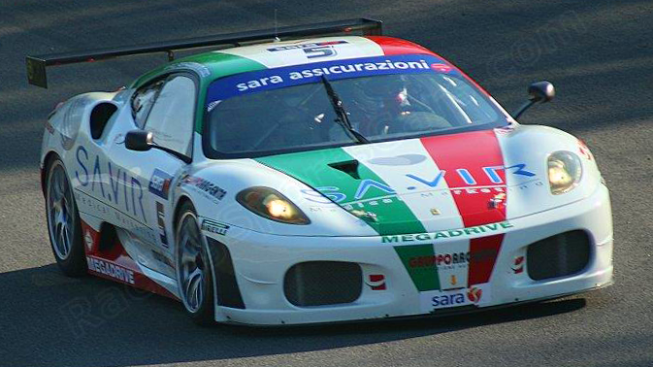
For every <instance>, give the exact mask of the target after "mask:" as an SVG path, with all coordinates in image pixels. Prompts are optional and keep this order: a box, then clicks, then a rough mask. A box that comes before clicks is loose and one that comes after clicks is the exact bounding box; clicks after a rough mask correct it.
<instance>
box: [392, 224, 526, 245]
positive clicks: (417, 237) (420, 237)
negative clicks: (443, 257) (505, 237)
mask: <svg viewBox="0 0 653 367" xmlns="http://www.w3.org/2000/svg"><path fill="white" fill-rule="evenodd" d="M513 227H514V226H513V225H512V224H511V223H510V222H508V221H505V222H499V223H491V224H483V225H480V226H474V227H467V228H461V229H454V230H449V231H438V232H431V233H417V234H403V235H391V236H382V237H381V242H382V243H395V242H396V243H404V242H418V241H437V240H440V239H446V238H454V237H460V238H461V239H463V238H468V237H472V236H474V235H481V234H485V235H487V234H493V233H495V232H501V231H503V230H504V229H508V228H513Z"/></svg>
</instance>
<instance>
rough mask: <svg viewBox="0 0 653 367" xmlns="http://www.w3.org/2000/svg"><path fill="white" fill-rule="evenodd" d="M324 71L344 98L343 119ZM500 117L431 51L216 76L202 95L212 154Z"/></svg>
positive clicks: (253, 153) (443, 129) (461, 126)
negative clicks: (205, 106)
mask: <svg viewBox="0 0 653 367" xmlns="http://www.w3.org/2000/svg"><path fill="white" fill-rule="evenodd" d="M322 77H324V78H326V79H327V80H328V82H327V84H328V85H330V86H331V87H332V89H333V91H334V92H335V93H337V96H338V99H339V100H340V101H341V102H342V103H341V106H342V109H344V111H346V114H347V117H348V120H349V122H348V124H344V123H343V121H342V119H341V116H342V114H341V113H340V112H341V111H342V109H341V110H339V109H338V108H337V107H336V105H334V103H333V100H330V95H329V90H328V85H327V84H325V82H324V80H323V79H322ZM506 123H507V121H506V116H505V114H504V113H503V112H502V111H501V110H500V109H499V108H498V107H497V105H496V103H495V102H494V101H492V100H491V99H490V98H488V97H487V96H486V95H485V94H483V93H482V92H481V91H480V90H479V89H478V88H477V87H475V86H474V85H472V84H471V83H470V82H469V81H468V80H467V79H466V78H465V77H464V76H463V75H462V74H461V73H460V72H459V71H458V70H457V69H455V68H452V67H451V66H449V65H448V64H446V63H444V62H443V61H442V60H439V59H437V58H435V57H432V56H428V55H403V56H395V57H377V58H367V59H352V60H342V61H335V62H328V63H318V64H310V65H299V66H293V67H286V68H277V69H269V70H262V71H255V72H249V73H242V74H238V75H234V76H231V77H227V78H222V79H219V80H217V81H215V82H214V83H213V84H211V86H210V87H209V91H208V94H207V114H206V121H205V124H206V127H205V134H204V139H205V147H207V148H208V149H206V150H207V154H208V155H209V156H210V157H211V158H230V157H233V158H235V157H258V156H263V155H270V154H277V153H284V152H293V151H300V150H309V149H318V148H326V147H334V146H343V145H351V144H358V143H368V142H371V143H374V142H380V141H387V140H395V139H406V138H413V137H421V136H427V135H436V134H442V133H450V132H460V131H468V130H478V129H486V128H492V127H497V126H503V125H505V124H506ZM349 124H350V125H351V129H353V130H354V132H355V133H357V134H360V135H362V137H363V138H362V139H357V138H356V136H355V134H352V133H351V131H350V130H348V125H349Z"/></svg>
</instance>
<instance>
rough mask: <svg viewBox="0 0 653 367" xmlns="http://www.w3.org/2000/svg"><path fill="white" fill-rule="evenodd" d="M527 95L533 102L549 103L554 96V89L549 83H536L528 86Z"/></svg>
mask: <svg viewBox="0 0 653 367" xmlns="http://www.w3.org/2000/svg"><path fill="white" fill-rule="evenodd" d="M528 94H529V95H530V97H529V98H528V99H530V100H531V101H533V102H542V103H546V102H550V101H551V100H552V99H553V98H554V97H555V96H556V89H555V88H554V87H553V84H551V83H549V82H537V83H533V84H531V85H529V86H528Z"/></svg>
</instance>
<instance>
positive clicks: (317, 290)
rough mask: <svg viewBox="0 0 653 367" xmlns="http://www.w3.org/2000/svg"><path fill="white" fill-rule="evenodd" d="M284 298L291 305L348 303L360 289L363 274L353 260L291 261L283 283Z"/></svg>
mask: <svg viewBox="0 0 653 367" xmlns="http://www.w3.org/2000/svg"><path fill="white" fill-rule="evenodd" d="M283 288H284V292H285V293H286V298H287V299H288V301H289V302H290V303H292V304H293V305H295V306H300V307H306V306H324V305H335V304H341V303H351V302H354V301H356V300H357V299H358V297H360V295H361V292H362V290H363V274H362V271H361V268H360V266H359V265H358V264H356V263H349V262H339V261H311V262H304V263H299V264H296V265H294V266H293V267H292V268H290V270H288V272H287V273H286V278H285V280H284V284H283Z"/></svg>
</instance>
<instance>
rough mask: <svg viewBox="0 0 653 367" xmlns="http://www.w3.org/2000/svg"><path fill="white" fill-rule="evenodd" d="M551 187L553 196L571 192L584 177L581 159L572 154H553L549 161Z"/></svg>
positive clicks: (563, 152) (560, 152)
mask: <svg viewBox="0 0 653 367" xmlns="http://www.w3.org/2000/svg"><path fill="white" fill-rule="evenodd" d="M548 170H549V186H550V187H551V193H552V194H553V195H560V194H564V193H566V192H569V191H571V190H573V189H574V187H576V185H578V182H579V181H580V178H581V176H582V175H583V166H582V165H581V163H580V158H578V156H577V155H576V154H574V153H572V152H566V151H559V152H555V153H552V154H551V155H550V156H549V161H548Z"/></svg>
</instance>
